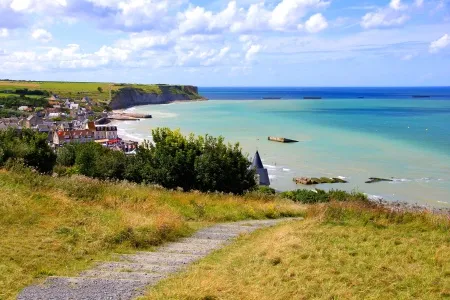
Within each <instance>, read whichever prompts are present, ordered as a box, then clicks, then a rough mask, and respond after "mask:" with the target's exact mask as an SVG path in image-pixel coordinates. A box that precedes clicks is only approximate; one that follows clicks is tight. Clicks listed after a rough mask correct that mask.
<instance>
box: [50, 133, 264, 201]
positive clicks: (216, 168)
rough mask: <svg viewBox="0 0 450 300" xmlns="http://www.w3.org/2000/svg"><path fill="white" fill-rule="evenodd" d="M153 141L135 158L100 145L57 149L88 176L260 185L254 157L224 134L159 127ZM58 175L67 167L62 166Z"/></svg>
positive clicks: (238, 187) (230, 189)
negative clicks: (226, 140) (196, 133)
mask: <svg viewBox="0 0 450 300" xmlns="http://www.w3.org/2000/svg"><path fill="white" fill-rule="evenodd" d="M153 140H154V144H150V143H147V142H146V143H144V145H142V146H140V147H139V148H138V150H137V154H136V155H135V156H132V157H127V156H126V155H125V154H124V153H122V152H120V151H113V150H110V149H108V148H105V147H103V146H101V145H99V144H96V143H86V144H73V145H71V144H68V145H65V146H64V147H63V148H61V149H59V150H58V165H60V166H62V167H72V166H75V167H76V169H77V170H78V171H79V174H82V175H85V176H89V177H94V178H99V179H109V180H111V179H112V180H123V179H125V180H128V181H131V182H136V183H149V184H157V185H161V186H163V187H165V188H169V189H177V188H182V189H183V190H184V191H190V190H198V191H202V192H216V191H217V192H224V193H233V194H243V193H244V192H246V191H249V190H253V189H254V188H255V187H256V180H255V173H254V171H253V170H251V169H250V161H249V160H248V158H247V157H245V156H244V155H243V154H242V151H241V149H240V147H239V145H238V144H235V145H230V144H225V143H224V139H223V138H222V137H219V138H214V137H211V136H206V137H195V136H194V135H190V136H189V137H185V136H183V135H182V134H181V133H180V132H179V131H171V130H170V129H167V128H163V129H156V130H154V131H153ZM58 174H65V171H64V170H63V169H58Z"/></svg>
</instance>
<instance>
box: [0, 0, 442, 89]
mask: <svg viewBox="0 0 450 300" xmlns="http://www.w3.org/2000/svg"><path fill="white" fill-rule="evenodd" d="M0 78H11V79H28V80H66V81H69V80H73V81H114V82H139V83H179V84H194V85H199V86H415V85H420V86H426V85H446V86H449V85H450V0H391V1H390V0H266V1H262V0H235V1H230V0H0Z"/></svg>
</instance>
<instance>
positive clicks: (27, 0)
mask: <svg viewBox="0 0 450 300" xmlns="http://www.w3.org/2000/svg"><path fill="white" fill-rule="evenodd" d="M6 2H10V4H9V7H10V8H11V9H12V10H13V11H15V12H22V13H32V12H35V11H44V10H47V9H59V8H64V7H66V6H67V1H66V0H12V1H11V0H9V1H8V0H6Z"/></svg>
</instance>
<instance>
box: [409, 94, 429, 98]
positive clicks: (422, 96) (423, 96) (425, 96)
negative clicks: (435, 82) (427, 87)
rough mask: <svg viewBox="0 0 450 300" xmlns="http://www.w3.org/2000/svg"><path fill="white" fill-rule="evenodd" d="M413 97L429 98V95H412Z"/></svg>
mask: <svg viewBox="0 0 450 300" xmlns="http://www.w3.org/2000/svg"><path fill="white" fill-rule="evenodd" d="M412 97H413V98H431V96H428V95H412Z"/></svg>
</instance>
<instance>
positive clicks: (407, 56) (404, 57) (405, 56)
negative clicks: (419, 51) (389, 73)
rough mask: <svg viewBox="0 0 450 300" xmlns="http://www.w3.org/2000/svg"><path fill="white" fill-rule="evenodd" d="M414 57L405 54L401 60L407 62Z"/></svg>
mask: <svg viewBox="0 0 450 300" xmlns="http://www.w3.org/2000/svg"><path fill="white" fill-rule="evenodd" d="M414 57H416V55H415V54H406V55H404V56H402V60H406V61H408V60H411V59H413V58H414Z"/></svg>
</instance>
